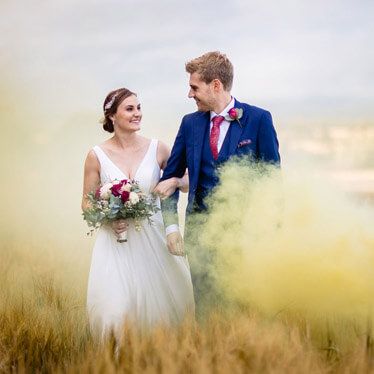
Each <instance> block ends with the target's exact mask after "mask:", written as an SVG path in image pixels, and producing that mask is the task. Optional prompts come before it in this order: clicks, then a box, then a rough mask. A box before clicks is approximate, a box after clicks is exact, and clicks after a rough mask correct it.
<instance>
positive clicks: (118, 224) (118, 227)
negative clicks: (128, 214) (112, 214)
mask: <svg viewBox="0 0 374 374" xmlns="http://www.w3.org/2000/svg"><path fill="white" fill-rule="evenodd" d="M109 226H110V227H111V228H112V229H113V231H114V234H115V235H116V237H117V238H119V236H120V234H121V233H123V232H124V231H126V230H127V229H128V228H129V223H128V222H127V221H126V220H125V219H119V220H117V221H113V222H110V223H109Z"/></svg>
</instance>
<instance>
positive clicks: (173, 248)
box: [167, 232, 184, 256]
mask: <svg viewBox="0 0 374 374" xmlns="http://www.w3.org/2000/svg"><path fill="white" fill-rule="evenodd" d="M167 246H168V249H169V252H170V253H171V254H172V255H176V256H183V255H184V251H183V239H182V235H181V233H180V232H172V233H170V234H169V235H168V236H167Z"/></svg>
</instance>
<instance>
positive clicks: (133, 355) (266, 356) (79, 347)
mask: <svg viewBox="0 0 374 374" xmlns="http://www.w3.org/2000/svg"><path fill="white" fill-rule="evenodd" d="M49 250H51V248H50V249H49ZM41 251H44V252H45V248H30V247H28V246H27V244H23V245H22V244H21V243H18V244H14V245H13V246H8V247H5V246H4V245H3V246H2V248H1V255H0V256H1V258H0V264H1V265H0V266H1V273H0V274H1V279H0V282H1V298H0V331H1V334H0V371H1V372H4V373H7V372H14V373H16V372H17V373H31V372H35V373H39V372H40V373H60V372H61V373H64V372H68V373H70V372H71V373H75V372H76V373H78V372H79V373H82V372H87V373H114V372H125V373H140V372H141V373H161V372H164V373H209V372H210V373H228V372H235V373H241V372H242V373H245V372H252V373H282V372H284V373H366V372H372V371H374V361H373V359H374V356H373V351H372V348H373V344H372V340H371V336H370V333H369V332H368V331H359V330H357V331H355V332H354V333H353V334H349V335H347V336H349V337H347V338H346V341H341V345H337V344H336V342H335V341H334V338H333V336H329V334H328V331H327V330H326V331H325V332H324V334H322V335H323V337H322V335H321V334H320V335H318V334H317V335H316V334H314V331H312V330H311V328H310V327H309V326H308V321H306V320H302V319H297V318H295V317H293V318H286V317H284V316H283V317H278V316H274V317H272V318H269V317H268V316H267V317H265V316H263V315H261V314H260V313H259V312H258V311H256V310H255V309H254V308H245V309H244V308H243V309H242V310H241V311H237V312H235V313H232V314H231V315H230V316H228V317H225V318H223V317H222V316H218V315H214V314H212V316H211V318H210V320H209V321H208V322H207V323H206V324H205V325H204V326H199V325H197V324H196V323H192V322H191V321H185V323H184V324H183V325H182V326H181V327H179V328H170V329H167V328H165V327H162V326H160V327H159V328H157V329H155V330H154V331H152V332H150V333H149V334H148V335H146V336H141V335H140V334H139V333H137V332H136V331H134V330H132V329H131V328H129V327H128V328H127V330H126V331H124V336H125V338H124V342H123V344H122V346H121V348H120V350H119V351H118V350H116V349H115V346H116V345H115V341H114V339H110V340H109V341H108V342H107V343H105V344H103V345H101V344H98V342H97V341H95V340H94V339H93V337H92V336H91V335H90V333H89V329H88V321H87V318H86V313H85V285H84V282H83V283H82V284H79V282H78V279H79V278H80V276H79V275H78V274H76V275H77V277H76V278H75V279H74V280H73V282H72V279H71V278H70V277H69V280H67V278H66V276H65V275H66V274H64V273H65V271H66V269H67V267H68V264H67V263H64V261H63V260H62V259H60V261H56V259H53V260H52V259H51V258H48V256H42V257H41V256H40V254H41ZM56 263H58V264H59V265H58V266H56ZM83 278H84V277H83ZM72 283H73V284H72ZM341 328H342V329H350V328H353V330H352V331H354V326H348V325H346V326H341ZM326 329H327V327H326Z"/></svg>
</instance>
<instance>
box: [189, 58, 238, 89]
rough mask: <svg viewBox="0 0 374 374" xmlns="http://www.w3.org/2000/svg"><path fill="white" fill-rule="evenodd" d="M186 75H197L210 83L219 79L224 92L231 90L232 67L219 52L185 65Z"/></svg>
mask: <svg viewBox="0 0 374 374" xmlns="http://www.w3.org/2000/svg"><path fill="white" fill-rule="evenodd" d="M186 71H187V73H190V74H193V73H198V74H199V75H200V79H201V80H202V81H203V82H205V83H210V82H211V81H212V80H213V79H219V80H220V81H221V82H222V84H223V87H224V89H225V90H226V91H230V90H231V88H232V82H233V79H234V67H233V65H232V63H231V62H230V60H229V59H228V58H227V56H226V55H224V54H222V53H220V52H208V53H205V54H204V55H202V56H200V57H197V58H195V59H193V60H191V61H189V62H187V63H186Z"/></svg>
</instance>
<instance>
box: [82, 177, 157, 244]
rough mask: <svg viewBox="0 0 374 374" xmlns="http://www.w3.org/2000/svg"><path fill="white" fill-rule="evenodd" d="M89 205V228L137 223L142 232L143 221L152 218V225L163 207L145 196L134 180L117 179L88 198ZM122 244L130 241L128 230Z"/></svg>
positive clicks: (121, 240) (121, 241)
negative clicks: (111, 224) (127, 221)
mask: <svg viewBox="0 0 374 374" xmlns="http://www.w3.org/2000/svg"><path fill="white" fill-rule="evenodd" d="M86 198H87V200H88V202H89V204H88V208H87V209H86V211H85V212H83V217H84V219H85V220H86V221H87V223H88V226H89V227H93V229H92V230H91V233H92V231H93V230H94V229H98V228H99V227H100V226H102V225H103V224H104V223H107V222H111V221H115V220H118V219H121V218H123V219H129V218H132V219H134V220H135V229H136V230H137V231H140V229H141V226H140V224H139V221H140V220H143V219H146V218H147V219H148V222H149V223H152V220H151V216H152V214H154V213H156V212H157V211H158V210H160V208H159V207H158V206H157V205H156V204H155V202H154V200H153V198H151V197H149V196H147V195H146V194H144V193H143V192H142V191H141V189H140V187H139V185H138V184H137V182H136V181H134V180H129V179H123V180H121V181H118V180H114V181H112V182H109V183H105V184H103V185H102V186H100V187H99V188H98V189H97V190H96V191H91V192H90V193H89V194H87V195H86ZM117 241H118V242H120V243H123V242H126V241H127V231H125V232H123V233H122V234H121V238H119V239H117Z"/></svg>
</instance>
